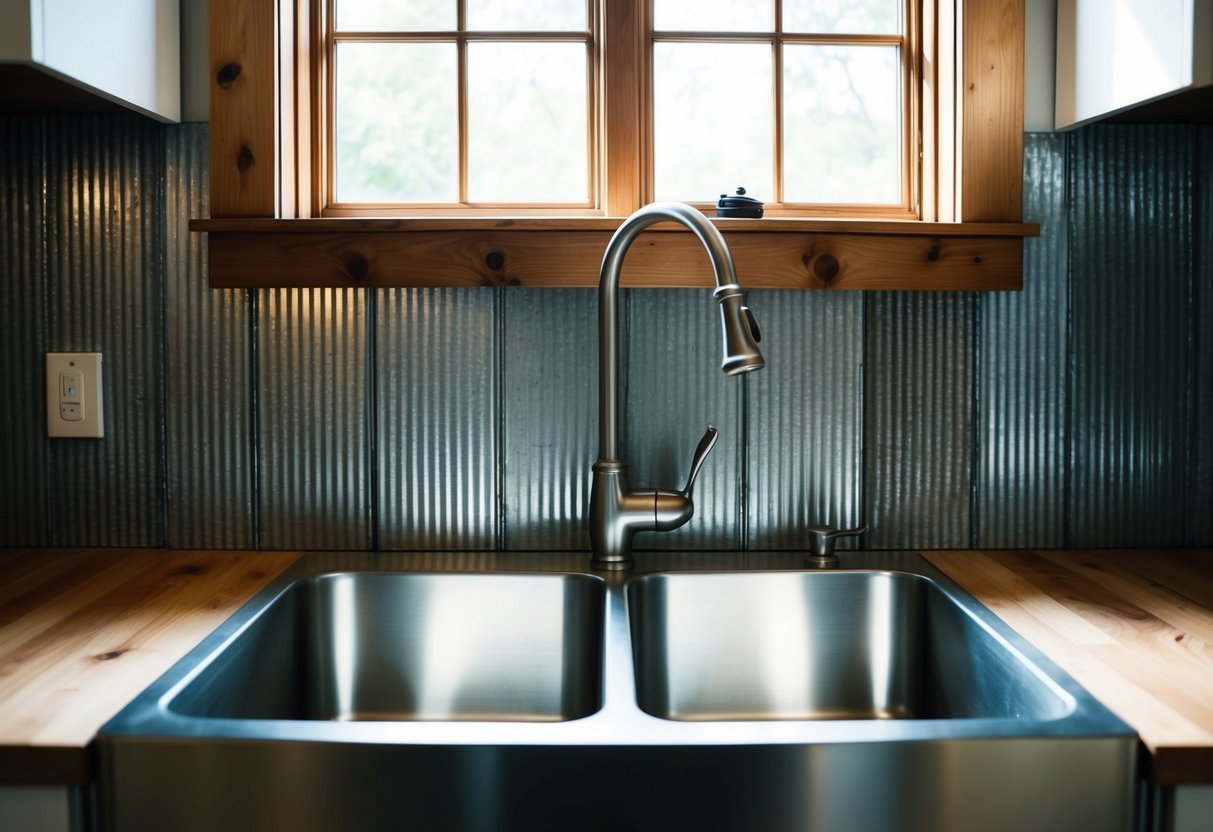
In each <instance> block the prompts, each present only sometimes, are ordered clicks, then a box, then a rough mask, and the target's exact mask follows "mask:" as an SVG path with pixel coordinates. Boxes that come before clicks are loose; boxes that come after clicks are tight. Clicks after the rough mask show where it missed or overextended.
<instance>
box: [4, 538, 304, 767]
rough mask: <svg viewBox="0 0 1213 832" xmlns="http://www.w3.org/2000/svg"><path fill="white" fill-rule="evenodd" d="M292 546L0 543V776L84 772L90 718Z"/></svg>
mask: <svg viewBox="0 0 1213 832" xmlns="http://www.w3.org/2000/svg"><path fill="white" fill-rule="evenodd" d="M298 556H299V555H298V553H296V552H197V551H185V550H157V549H135V550H124V549H75V550H52V549H35V550H0V783H6V784H66V785H75V784H80V783H84V782H87V779H88V777H89V771H88V765H87V754H86V747H87V746H88V744H89V743H90V742H91V740H92V738H93V736H94V735H95V734H96V732H97V729H98V728H100V727H101V725H102V724H104V723H105V722H106V721H107V720H108V719H109V718H110V717H111V716H113V715H114V714H115V713H117V712H118V711H119V710H120V709H121V708H122V707H123V706H124V705H126V704H127V703H128V702H129V701H130V700H131V699H133V698H134V697H135V696H136V695H137V694H138V693H139V692H140V691H142V690H143V689H144V688H145V687H147V686H148V685H149V684H150V683H151V682H152V681H154V680H155V679H156V678H157V677H158V676H159V675H160V674H162V673H163V672H164V671H165V670H167V669H168V668H169V667H170V666H171V665H172V664H173V663H174V662H175V661H177V660H178V659H179V658H181V657H182V656H183V655H185V654H186V653H187V652H189V650H190V649H191V648H193V647H194V646H195V645H196V644H197V643H198V642H199V641H201V640H202V639H203V638H204V637H205V636H206V635H207V634H208V633H210V632H211V631H212V630H214V629H215V627H217V626H218V625H219V624H221V623H222V622H223V621H224V619H226V618H227V617H228V616H229V615H231V614H232V613H233V612H235V611H236V609H237V608H238V607H239V606H240V605H241V604H243V603H244V602H245V601H247V600H248V599H249V598H251V597H252V596H253V595H254V594H255V593H256V592H257V591H258V590H260V589H261V588H262V587H264V586H265V585H266V584H267V583H269V581H270V580H271V579H273V578H274V577H276V576H277V575H278V574H280V573H281V572H282V571H283V570H284V569H285V568H286V567H287V566H289V565H290V564H291V563H293V562H294V561H295V560H296V559H297V558H298Z"/></svg>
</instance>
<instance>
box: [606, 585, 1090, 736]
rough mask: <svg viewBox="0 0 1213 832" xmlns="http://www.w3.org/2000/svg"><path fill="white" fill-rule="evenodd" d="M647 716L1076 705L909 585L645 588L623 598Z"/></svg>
mask: <svg viewBox="0 0 1213 832" xmlns="http://www.w3.org/2000/svg"><path fill="white" fill-rule="evenodd" d="M627 592H628V609H629V620H630V624H631V633H632V644H633V654H634V658H635V668H636V693H637V699H638V704H639V705H640V707H641V708H642V709H643V710H644V711H645V712H646V713H648V714H650V715H652V716H656V717H660V718H662V719H670V720H687V721H722V720H835V719H841V720H871V719H934V720H940V719H980V718H994V719H1011V720H1030V721H1034V722H1040V721H1047V720H1052V719H1056V718H1059V717H1062V716H1065V715H1066V714H1068V713H1070V712H1071V711H1072V710H1073V708H1074V704H1075V703H1074V700H1073V698H1072V697H1070V696H1069V694H1067V693H1066V692H1065V691H1063V690H1062V689H1060V688H1059V687H1057V686H1056V685H1055V684H1053V683H1052V682H1051V681H1050V680H1049V679H1048V678H1047V677H1046V676H1045V675H1044V674H1043V673H1041V672H1040V671H1039V670H1038V669H1037V668H1036V667H1035V666H1033V665H1032V664H1030V663H1029V662H1028V660H1026V659H1025V658H1024V657H1023V656H1022V655H1021V654H1020V653H1018V652H1016V651H1014V650H1011V649H1009V647H1008V646H1007V644H1006V643H1005V642H1004V641H1002V640H1001V639H1000V638H999V637H998V636H996V635H995V634H994V633H993V632H992V631H991V630H989V629H987V628H985V627H983V626H981V624H979V623H978V621H977V620H975V619H974V618H973V617H972V616H971V615H969V614H968V613H967V612H966V611H965V610H964V609H963V608H962V607H961V606H960V605H959V604H958V603H957V602H956V601H955V600H954V599H953V598H952V596H950V595H949V594H947V593H946V592H944V591H943V590H942V589H941V588H940V586H939V585H938V584H936V583H935V582H933V581H931V580H930V579H928V578H924V577H922V576H919V575H915V574H910V573H905V572H886V571H875V570H873V571H854V572H843V571H839V572H765V573H764V572H748V573H732V574H727V573H715V574H711V573H708V574H694V573H682V574H677V573H666V574H655V575H647V576H643V577H640V578H637V579H635V580H633V581H631V582H630V583H629V585H628V589H627Z"/></svg>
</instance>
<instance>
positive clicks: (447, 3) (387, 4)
mask: <svg viewBox="0 0 1213 832" xmlns="http://www.w3.org/2000/svg"><path fill="white" fill-rule="evenodd" d="M454 28H455V0H409V2H407V3H402V2H400V0H337V31H339V32H341V31H344V32H390V31H400V32H443V31H447V32H449V31H452V30H454Z"/></svg>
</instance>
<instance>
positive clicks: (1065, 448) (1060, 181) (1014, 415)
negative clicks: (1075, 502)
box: [976, 133, 1069, 548]
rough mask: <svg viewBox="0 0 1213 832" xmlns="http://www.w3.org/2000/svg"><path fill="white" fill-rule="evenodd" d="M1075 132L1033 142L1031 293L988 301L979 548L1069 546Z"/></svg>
mask: <svg viewBox="0 0 1213 832" xmlns="http://www.w3.org/2000/svg"><path fill="white" fill-rule="evenodd" d="M1065 154H1066V134H1063V133H1037V134H1029V135H1027V136H1025V137H1024V216H1025V217H1026V218H1027V219H1028V220H1029V221H1031V222H1036V223H1039V224H1040V236H1039V237H1031V238H1028V239H1027V240H1025V241H1024V281H1023V283H1024V287H1023V291H1022V292H987V293H983V294H981V295H980V296H979V301H978V304H979V307H980V315H981V335H980V339H981V340H980V349H979V351H978V367H977V385H978V414H977V418H978V431H979V456H978V465H977V478H978V485H977V516H976V521H977V524H978V529H977V543H978V546H980V547H982V548H1009V547H1029V546H1040V547H1058V546H1062V545H1064V543H1065V506H1066V488H1065V486H1066V468H1067V460H1068V458H1069V443H1068V438H1067V435H1066V424H1067V418H1066V417H1067V412H1068V411H1067V394H1068V389H1067V378H1066V369H1067V360H1068V348H1069V345H1068V342H1067V338H1066V336H1067V333H1066V326H1067V311H1068V303H1069V297H1068V292H1069V273H1068V270H1067V261H1068V257H1069V250H1068V249H1069V227H1068V222H1067V215H1066V202H1065V197H1066V193H1065V189H1066V170H1065Z"/></svg>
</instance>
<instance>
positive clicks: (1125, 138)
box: [1068, 125, 1207, 546]
mask: <svg viewBox="0 0 1213 832" xmlns="http://www.w3.org/2000/svg"><path fill="white" fill-rule="evenodd" d="M1070 141H1071V149H1072V153H1071V158H1070V165H1069V167H1070V189H1071V194H1072V200H1073V216H1074V222H1073V236H1072V238H1071V247H1072V257H1071V264H1072V273H1071V281H1072V287H1073V288H1072V297H1073V303H1072V306H1071V310H1072V315H1073V340H1072V350H1073V351H1072V353H1071V355H1072V361H1073V375H1072V384H1073V388H1072V392H1071V401H1072V414H1073V415H1072V433H1071V436H1072V441H1073V460H1074V472H1073V484H1072V489H1071V494H1072V504H1071V505H1072V508H1071V525H1072V534H1071V538H1070V540H1069V541H1068V543H1071V544H1073V545H1076V546H1139V545H1140V546H1146V545H1151V546H1159V545H1162V546H1166V545H1179V544H1181V543H1183V538H1184V534H1183V529H1184V526H1185V523H1186V517H1185V510H1186V508H1185V507H1186V505H1187V502H1186V497H1187V494H1186V490H1187V485H1188V483H1187V476H1186V475H1187V463H1188V459H1187V457H1188V451H1189V445H1188V441H1189V435H1188V429H1189V413H1190V410H1189V407H1190V402H1191V397H1190V390H1189V383H1190V378H1191V376H1190V373H1191V366H1192V365H1191V360H1192V358H1191V356H1189V354H1188V348H1189V338H1190V332H1189V318H1190V311H1191V310H1190V280H1191V275H1192V267H1193V262H1192V251H1193V238H1192V220H1191V217H1192V208H1193V201H1192V200H1193V175H1194V169H1195V165H1194V159H1195V150H1196V145H1195V129H1194V128H1187V127H1175V126H1145V127H1142V126H1121V125H1118V126H1114V127H1103V126H1096V127H1090V128H1086V129H1084V130H1081V131H1079V132H1077V133H1075V134H1073V136H1072V138H1071V140H1070ZM1206 508H1207V507H1206Z"/></svg>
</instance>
